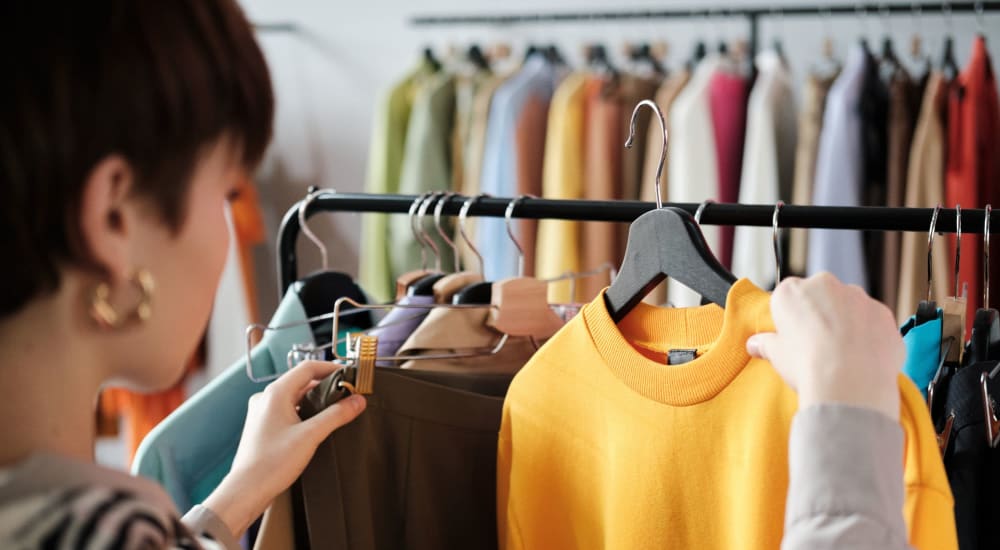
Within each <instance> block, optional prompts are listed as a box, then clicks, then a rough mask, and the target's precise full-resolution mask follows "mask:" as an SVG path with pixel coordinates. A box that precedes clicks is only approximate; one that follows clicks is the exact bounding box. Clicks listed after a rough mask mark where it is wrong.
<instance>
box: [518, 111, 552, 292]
mask: <svg viewBox="0 0 1000 550" xmlns="http://www.w3.org/2000/svg"><path fill="white" fill-rule="evenodd" d="M548 118H549V101H548V100H546V99H543V98H541V97H539V96H538V95H535V94H533V95H531V97H529V98H528V99H527V100H526V101H525V102H524V107H523V108H522V110H521V114H520V116H518V119H517V130H516V133H515V138H514V140H515V146H516V147H517V195H518V196H520V195H532V196H535V197H540V196H542V164H543V158H544V155H545V132H546V128H547V127H548ZM537 233H538V220H518V233H517V234H518V240H519V241H520V243H521V247H522V248H524V274H525V275H527V276H529V277H533V276H534V275H535V243H536V239H537V236H538V235H537Z"/></svg>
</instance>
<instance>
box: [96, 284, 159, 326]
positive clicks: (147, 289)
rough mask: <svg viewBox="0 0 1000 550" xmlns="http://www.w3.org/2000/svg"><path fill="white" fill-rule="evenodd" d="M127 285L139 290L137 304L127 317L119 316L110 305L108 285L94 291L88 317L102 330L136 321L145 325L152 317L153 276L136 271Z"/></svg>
mask: <svg viewBox="0 0 1000 550" xmlns="http://www.w3.org/2000/svg"><path fill="white" fill-rule="evenodd" d="M129 283H131V284H133V285H135V287H136V288H137V289H138V290H139V303H138V305H136V307H135V309H134V310H133V311H132V312H131V313H129V314H128V315H121V314H119V313H118V312H117V311H115V308H114V306H112V305H111V302H110V298H111V286H110V285H108V283H101V284H99V285H97V288H95V289H94V294H93V296H92V297H91V301H90V315H91V317H93V318H94V320H95V321H96V322H97V324H98V325H100V326H101V327H103V328H109V329H114V328H119V327H121V326H122V325H124V324H125V323H126V322H127V321H130V320H132V319H137V320H138V321H139V322H141V323H145V322H146V321H148V320H149V318H150V317H152V316H153V307H152V301H153V290H154V289H155V287H156V284H155V283H154V281H153V274H152V273H150V272H149V271H147V270H145V269H139V270H136V272H135V273H134V274H133V275H132V276H131V277H129Z"/></svg>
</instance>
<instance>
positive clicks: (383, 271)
mask: <svg viewBox="0 0 1000 550" xmlns="http://www.w3.org/2000/svg"><path fill="white" fill-rule="evenodd" d="M431 70H432V69H431V68H430V66H429V65H428V64H427V63H423V64H421V65H420V66H419V67H417V68H416V69H414V70H413V71H411V72H410V74H408V75H406V77H404V78H403V79H402V80H401V81H399V82H398V83H396V84H395V85H393V86H392V87H391V88H390V89H389V90H388V91H387V92H386V93H385V95H384V96H383V97H382V98H381V100H380V101H379V103H378V106H377V107H376V109H375V122H374V124H373V126H372V137H371V143H370V145H369V148H370V150H369V153H368V175H367V180H366V182H365V191H366V192H368V193H398V192H399V174H400V169H401V168H402V166H403V148H404V146H405V143H406V134H407V128H408V126H409V123H410V111H411V108H412V106H413V98H414V95H415V93H416V91H417V88H418V85H419V84H420V82H422V81H423V80H425V79H426V78H427V77H428V75H429V74H431ZM361 223H362V226H361V227H362V229H361V257H360V258H359V260H360V267H359V276H358V279H359V282H360V283H361V286H362V287H363V288H364V289H365V290H366V291H367V292H369V293H370V294H371V295H372V296H373V297H374V298H375V300H376V301H379V302H388V301H390V300H392V299H393V298H394V297H395V295H396V282H395V279H394V277H393V274H392V270H391V269H390V263H389V217H388V215H386V214H365V215H364V217H363V218H362V222H361Z"/></svg>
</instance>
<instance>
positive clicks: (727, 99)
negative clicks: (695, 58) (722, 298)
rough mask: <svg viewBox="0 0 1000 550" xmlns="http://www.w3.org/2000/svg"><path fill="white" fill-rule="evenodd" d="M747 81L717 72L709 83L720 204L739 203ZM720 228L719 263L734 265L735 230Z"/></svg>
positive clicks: (740, 77)
mask: <svg viewBox="0 0 1000 550" xmlns="http://www.w3.org/2000/svg"><path fill="white" fill-rule="evenodd" d="M747 84H748V83H747V79H746V78H744V77H742V76H740V75H738V74H736V73H731V72H727V71H725V70H720V71H716V73H715V74H714V75H713V76H712V80H711V82H710V83H709V88H708V95H709V105H710V107H711V110H712V127H713V128H714V130H715V152H716V155H715V158H716V164H717V166H718V173H719V194H718V197H719V202H739V198H740V171H741V169H742V168H743V138H744V136H745V135H746V125H747V99H748V90H747V88H748V86H747ZM734 229H735V228H733V227H731V226H724V227H722V228H721V235H720V240H719V246H720V250H719V260H721V261H722V265H724V266H726V267H730V266H731V265H732V262H733V231H734Z"/></svg>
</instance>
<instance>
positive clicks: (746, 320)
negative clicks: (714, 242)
mask: <svg viewBox="0 0 1000 550" xmlns="http://www.w3.org/2000/svg"><path fill="white" fill-rule="evenodd" d="M768 299H769V295H768V294H767V293H766V292H764V291H762V290H760V289H758V288H757V287H755V286H754V285H753V284H752V283H750V282H749V281H746V280H741V281H739V282H737V283H736V284H735V285H734V286H733V288H732V290H731V291H730V293H729V296H728V299H727V307H726V309H725V310H724V311H723V310H722V309H721V308H719V307H717V306H714V305H710V306H703V307H697V308H688V309H665V308H655V307H652V306H648V305H645V304H639V305H638V306H637V308H636V309H635V310H634V311H633V312H632V313H630V314H629V315H628V316H627V317H626V318H625V319H624V320H623V321H622V322H621V323H620V324H618V325H615V324H614V323H613V322H612V321H611V318H610V317H609V315H608V313H607V309H606V307H605V305H604V296H603V295H601V296H598V297H597V299H596V300H594V302H592V303H590V304H589V305H587V306H586V307H585V308H584V310H583V311H582V312H581V313H580V315H578V316H577V317H576V318H575V319H574V320H573V321H571V322H570V323H569V324H567V325H566V327H565V328H564V329H563V330H562V331H560V332H559V333H558V334H557V335H556V336H554V337H553V338H552V339H551V340H550V341H549V342H548V343H547V344H546V345H545V346H544V347H543V348H542V349H541V350H539V352H538V353H537V354H536V355H535V356H534V357H533V358H532V359H531V361H530V362H529V363H528V364H527V365H526V366H525V367H524V368H523V369H522V370H521V371H520V373H519V374H518V375H517V376H516V377H515V379H514V381H513V384H512V385H511V387H510V391H509V393H508V395H507V399H506V402H505V403H504V411H503V423H502V426H501V429H500V441H499V450H498V457H497V462H498V472H497V486H498V491H497V496H498V502H497V504H498V506H497V514H498V526H499V533H500V542H501V545H500V546H501V548H504V549H515V548H527V549H539V550H559V549H564V548H565V549H577V550H579V549H589V548H608V549H610V548H620V549H628V550H636V549H644V548H672V549H687V548H691V549H699V550H716V549H718V550H733V549H750V550H752V549H768V550H771V549H777V548H779V546H780V544H781V536H782V529H783V523H784V511H785V495H786V492H787V489H788V456H787V455H788V451H787V445H788V435H789V427H790V424H791V420H792V416H793V415H794V414H795V411H796V407H797V403H796V396H795V394H794V393H793V392H792V391H791V390H790V389H789V388H788V387H787V386H786V385H785V384H784V383H783V382H782V380H781V379H780V378H779V377H778V375H777V373H776V372H775V371H774V370H773V369H772V368H771V366H770V365H768V364H767V363H766V362H764V361H762V360H757V359H751V358H750V357H749V356H748V355H747V353H746V351H745V342H746V339H747V337H749V336H750V335H751V334H754V333H755V332H758V331H762V330H773V324H772V321H771V317H770V310H769V305H768V303H769V300H768ZM677 349H694V350H697V352H696V353H697V358H696V359H694V360H693V361H690V362H688V363H683V364H679V365H667V359H666V353H667V352H668V351H669V350H677ZM900 395H901V398H902V399H901V407H902V410H901V415H900V422H901V424H902V426H903V430H904V434H905V441H906V444H905V447H904V456H901V457H900V460H902V461H904V472H905V488H906V498H905V507H904V510H903V512H904V515H905V518H906V523H907V527H908V529H909V540H910V544H911V545H913V546H914V547H915V548H917V549H919V550H952V549H955V548H957V543H956V536H955V524H954V516H953V512H952V496H951V491H950V489H949V486H948V480H947V478H946V476H945V472H944V467H943V465H942V462H941V458H940V455H939V453H938V450H937V445H936V441H935V436H934V429H933V426H932V425H931V422H930V417H929V415H928V413H927V408H926V405H924V403H923V401H922V400H921V396H920V393H919V392H918V391H917V389H916V388H915V387H914V386H913V385H912V383H910V382H909V380H906V379H905V378H904V377H901V378H900Z"/></svg>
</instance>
